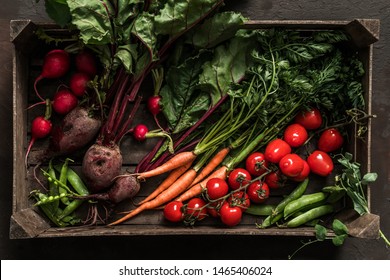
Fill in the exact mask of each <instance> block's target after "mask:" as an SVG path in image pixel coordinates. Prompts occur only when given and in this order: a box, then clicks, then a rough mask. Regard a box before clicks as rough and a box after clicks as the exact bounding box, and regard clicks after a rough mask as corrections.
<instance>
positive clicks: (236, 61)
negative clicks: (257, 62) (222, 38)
mask: <svg viewBox="0 0 390 280" xmlns="http://www.w3.org/2000/svg"><path fill="white" fill-rule="evenodd" d="M252 47H253V42H252V40H247V38H242V37H235V38H233V39H232V40H230V41H229V42H228V43H226V44H223V45H220V46H218V47H217V48H216V49H215V50H214V58H213V59H212V60H210V61H208V62H207V63H205V65H204V66H203V72H202V74H201V75H200V78H199V85H200V87H201V88H202V90H203V91H207V92H209V93H210V96H211V98H212V104H215V103H217V102H218V100H219V99H220V97H221V96H223V95H225V94H226V93H227V91H228V88H229V87H230V85H231V84H232V83H238V82H239V81H241V79H242V78H243V77H244V75H245V72H246V71H247V69H248V67H249V64H250V61H249V59H248V55H247V54H248V53H250V51H251V48H252Z"/></svg>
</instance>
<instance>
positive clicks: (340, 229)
mask: <svg viewBox="0 0 390 280" xmlns="http://www.w3.org/2000/svg"><path fill="white" fill-rule="evenodd" d="M332 228H333V231H334V233H335V234H336V235H343V234H348V228H347V226H346V225H345V224H344V223H343V222H341V221H340V220H338V219H334V220H333V223H332Z"/></svg>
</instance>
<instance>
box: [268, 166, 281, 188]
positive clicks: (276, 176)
mask: <svg viewBox="0 0 390 280" xmlns="http://www.w3.org/2000/svg"><path fill="white" fill-rule="evenodd" d="M283 181H284V180H283V178H282V174H281V173H280V171H279V170H278V171H273V172H271V173H269V174H268V175H267V176H265V182H266V183H267V185H268V187H270V188H271V189H278V188H280V187H283Z"/></svg>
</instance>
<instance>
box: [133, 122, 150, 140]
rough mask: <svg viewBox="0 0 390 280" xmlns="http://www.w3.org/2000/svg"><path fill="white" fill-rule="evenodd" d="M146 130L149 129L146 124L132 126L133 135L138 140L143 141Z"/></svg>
mask: <svg viewBox="0 0 390 280" xmlns="http://www.w3.org/2000/svg"><path fill="white" fill-rule="evenodd" d="M148 132H149V129H148V128H147V127H146V125H143V124H138V125H136V126H135V127H134V130H133V136H134V138H135V139H136V140H138V141H144V140H145V139H146V134H147V133H148Z"/></svg>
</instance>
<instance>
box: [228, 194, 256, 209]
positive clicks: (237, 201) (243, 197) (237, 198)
mask: <svg viewBox="0 0 390 280" xmlns="http://www.w3.org/2000/svg"><path fill="white" fill-rule="evenodd" d="M227 202H228V203H229V204H230V206H238V207H239V208H240V209H241V210H242V211H243V212H245V211H246V209H248V207H249V206H250V205H251V201H250V199H249V196H248V194H247V193H245V192H243V191H238V192H234V193H232V195H231V196H229V198H228V200H227Z"/></svg>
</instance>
